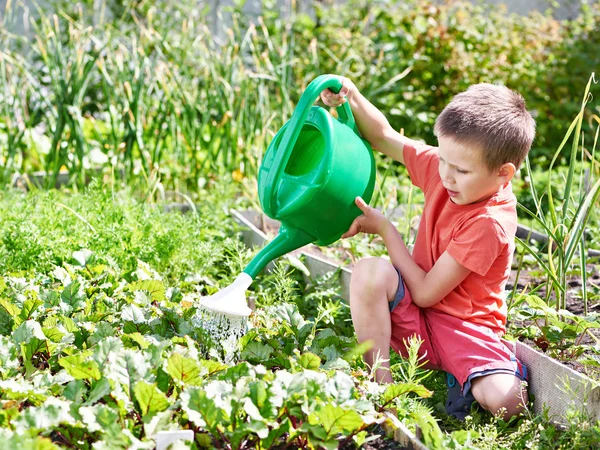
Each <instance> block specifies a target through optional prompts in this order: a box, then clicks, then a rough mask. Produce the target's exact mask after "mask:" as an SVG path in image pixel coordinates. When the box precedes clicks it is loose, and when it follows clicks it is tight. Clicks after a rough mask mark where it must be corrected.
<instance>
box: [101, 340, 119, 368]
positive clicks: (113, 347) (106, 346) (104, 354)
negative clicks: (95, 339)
mask: <svg viewBox="0 0 600 450" xmlns="http://www.w3.org/2000/svg"><path fill="white" fill-rule="evenodd" d="M121 350H123V343H122V342H121V341H120V340H119V339H118V338H116V337H112V336H111V337H107V338H105V339H103V340H101V341H100V342H99V343H98V344H97V345H96V347H95V348H94V360H95V361H96V362H97V363H98V365H99V366H100V368H101V369H102V370H104V367H105V366H106V364H107V363H108V359H109V356H110V354H111V353H119V352H121Z"/></svg>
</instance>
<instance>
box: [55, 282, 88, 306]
mask: <svg viewBox="0 0 600 450" xmlns="http://www.w3.org/2000/svg"><path fill="white" fill-rule="evenodd" d="M60 298H61V299H62V301H63V302H64V303H66V304H67V305H69V306H71V308H73V311H78V310H81V309H83V308H85V305H86V298H85V295H83V293H82V291H81V285H80V284H79V282H78V281H72V282H70V283H69V284H68V285H67V286H66V287H65V288H64V290H63V291H62V292H61V294H60Z"/></svg>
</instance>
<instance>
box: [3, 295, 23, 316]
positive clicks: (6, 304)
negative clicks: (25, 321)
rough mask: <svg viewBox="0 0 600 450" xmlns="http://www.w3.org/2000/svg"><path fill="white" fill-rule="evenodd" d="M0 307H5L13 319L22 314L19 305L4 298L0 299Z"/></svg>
mask: <svg viewBox="0 0 600 450" xmlns="http://www.w3.org/2000/svg"><path fill="white" fill-rule="evenodd" d="M0 306H1V307H3V308H4V309H5V310H6V312H7V313H8V314H9V315H10V316H11V317H15V316H17V315H18V314H19V313H20V312H21V309H20V308H19V307H18V306H17V305H15V304H14V303H11V302H9V301H8V300H6V299H4V298H2V299H0Z"/></svg>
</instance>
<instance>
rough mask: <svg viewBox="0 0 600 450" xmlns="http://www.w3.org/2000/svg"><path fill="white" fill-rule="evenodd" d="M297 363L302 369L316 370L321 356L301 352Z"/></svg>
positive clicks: (319, 365)
mask: <svg viewBox="0 0 600 450" xmlns="http://www.w3.org/2000/svg"><path fill="white" fill-rule="evenodd" d="M298 364H300V367H303V368H304V369H309V370H317V369H318V368H319V367H321V358H319V357H318V356H317V355H315V354H314V353H303V354H302V355H300V357H299V358H298Z"/></svg>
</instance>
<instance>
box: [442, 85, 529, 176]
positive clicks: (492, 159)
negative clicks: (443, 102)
mask: <svg viewBox="0 0 600 450" xmlns="http://www.w3.org/2000/svg"><path fill="white" fill-rule="evenodd" d="M434 133H435V135H436V136H437V137H442V136H443V137H449V138H452V139H454V140H456V141H458V142H460V143H461V144H464V145H468V146H469V147H472V148H479V149H480V150H481V156H482V157H483V161H484V163H485V164H486V165H487V167H488V168H489V169H490V170H494V169H497V168H499V167H500V166H502V164H505V163H508V162H511V163H513V164H514V165H515V167H517V168H519V166H520V165H521V163H522V162H523V160H524V159H525V157H526V156H527V153H528V152H529V149H530V148H531V143H532V142H533V138H534V136H535V121H534V120H533V117H531V114H529V112H528V111H527V109H526V108H525V100H524V99H523V97H521V95H520V94H518V93H517V92H515V91H512V90H510V89H509V88H507V87H505V86H496V85H493V84H488V83H480V84H475V85H473V86H471V87H469V89H467V90H466V91H464V92H461V93H460V94H458V95H456V96H455V97H454V98H453V99H452V101H450V103H449V104H448V106H446V107H445V108H444V110H443V111H442V113H441V114H440V115H439V116H438V118H437V119H436V121H435V127H434Z"/></svg>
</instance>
